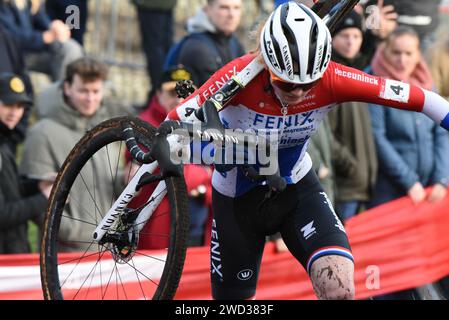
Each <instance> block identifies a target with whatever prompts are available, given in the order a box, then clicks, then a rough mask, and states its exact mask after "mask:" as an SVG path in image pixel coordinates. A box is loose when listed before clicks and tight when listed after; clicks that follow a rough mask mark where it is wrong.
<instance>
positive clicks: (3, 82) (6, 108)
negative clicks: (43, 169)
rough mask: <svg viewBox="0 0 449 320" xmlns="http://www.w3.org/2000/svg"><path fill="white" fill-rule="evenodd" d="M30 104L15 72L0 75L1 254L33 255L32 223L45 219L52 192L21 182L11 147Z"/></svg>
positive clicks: (42, 185)
mask: <svg viewBox="0 0 449 320" xmlns="http://www.w3.org/2000/svg"><path fill="white" fill-rule="evenodd" d="M30 105H31V100H30V98H29V97H28V96H27V94H26V92H25V85H24V83H23V81H22V80H21V79H20V78H19V77H18V76H16V75H14V74H11V73H2V74H0V254H5V253H28V252H30V246H29V243H28V232H27V223H28V220H30V219H37V220H38V221H39V220H40V219H41V218H42V216H43V214H44V212H45V208H46V206H47V199H48V197H49V195H50V191H51V184H52V183H51V182H46V181H42V182H40V183H39V184H37V183H29V184H28V185H27V186H25V185H24V184H23V183H21V180H20V179H19V174H18V171H17V166H16V162H15V156H14V154H13V153H12V152H11V150H10V148H9V146H8V145H7V143H8V140H9V139H10V137H11V135H12V134H13V133H14V129H15V127H16V125H17V124H18V123H19V121H20V119H21V118H22V116H23V113H24V110H25V108H27V107H28V106H30Z"/></svg>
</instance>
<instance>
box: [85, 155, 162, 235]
mask: <svg viewBox="0 0 449 320" xmlns="http://www.w3.org/2000/svg"><path fill="white" fill-rule="evenodd" d="M157 167H158V164H157V161H154V162H152V163H150V164H144V165H142V166H141V167H140V168H139V170H138V171H137V173H136V174H135V175H134V177H133V178H132V179H131V180H130V182H129V183H128V185H127V186H126V188H125V190H123V192H122V193H121V194H120V196H119V197H118V198H117V200H116V201H115V202H114V204H113V205H112V207H111V208H110V209H109V211H108V212H107V213H106V215H105V216H104V218H103V219H102V220H101V222H100V224H99V225H98V226H97V228H96V229H95V231H94V232H93V234H92V237H93V239H94V240H95V241H98V242H100V241H101V239H102V238H103V237H104V235H105V234H106V233H107V232H108V231H109V230H111V229H113V227H114V226H115V224H116V222H117V219H118V218H119V217H120V216H121V215H122V214H123V212H124V210H125V209H126V206H127V205H128V204H129V203H130V202H131V200H132V199H133V198H134V196H135V194H136V192H137V191H136V188H137V185H138V183H139V181H140V178H141V177H142V176H143V175H144V174H145V173H150V174H152V173H153V172H154V170H156V168H157ZM166 194H167V188H166V185H165V181H161V182H159V184H158V185H157V187H156V189H155V190H154V191H153V193H152V195H151V196H150V197H149V198H148V199H149V200H148V204H147V205H146V206H145V207H144V208H143V209H142V210H141V211H140V212H139V215H138V217H137V218H136V221H135V226H136V228H137V231H138V232H140V231H141V230H142V228H143V227H144V226H145V222H146V221H148V220H149V219H150V218H151V215H152V214H153V212H154V211H155V210H156V208H157V207H158V206H159V204H160V203H161V202H162V199H163V198H164V197H165V195H166Z"/></svg>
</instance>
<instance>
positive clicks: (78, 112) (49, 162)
mask: <svg viewBox="0 0 449 320" xmlns="http://www.w3.org/2000/svg"><path fill="white" fill-rule="evenodd" d="M107 75H108V68H107V66H106V65H104V64H103V63H101V62H100V61H98V60H96V59H92V58H87V57H85V58H81V59H79V60H76V61H74V62H72V63H71V64H69V66H68V67H67V72H66V78H65V80H64V82H63V83H62V84H61V85H60V86H58V87H53V88H52V89H55V90H54V91H53V95H48V100H47V103H48V109H47V113H46V117H45V118H43V119H41V120H39V121H38V122H36V124H35V125H34V126H32V127H31V128H30V130H29V133H28V135H27V138H26V140H25V145H24V150H23V159H22V162H21V164H20V172H21V174H23V175H24V176H27V177H32V178H36V179H40V177H45V176H46V175H48V174H49V173H52V172H58V171H59V170H60V168H61V167H62V164H63V163H64V161H65V159H66V158H67V155H68V154H69V153H70V151H71V150H72V148H73V147H74V146H75V144H76V143H77V142H78V141H79V140H80V139H81V138H82V137H83V136H84V135H85V133H86V131H88V130H90V129H92V128H93V127H94V126H96V125H97V124H99V123H100V122H102V121H105V120H107V119H110V118H112V117H114V116H119V115H127V113H126V112H125V111H121V110H120V109H117V110H115V109H114V108H111V106H110V105H107V104H105V103H103V100H104V83H105V81H106V79H107ZM109 148H110V151H111V153H112V152H114V151H116V153H117V154H118V153H119V152H120V151H119V150H118V149H119V146H116V145H110V146H109ZM115 148H117V150H115ZM110 164H111V163H110V159H109V157H108V155H107V154H106V152H98V153H97V154H95V165H96V168H95V170H91V171H90V170H88V169H86V170H87V171H86V172H84V173H83V176H84V177H85V178H86V179H90V180H89V181H93V180H94V179H95V181H96V182H97V184H96V187H95V189H94V191H93V192H95V195H96V202H97V204H98V206H99V207H103V208H106V207H107V206H109V205H110V201H111V194H114V193H115V194H117V193H116V190H117V189H115V187H116V186H117V185H115V184H114V181H115V180H114V179H113V177H111V173H110ZM70 197H71V198H72V199H77V200H76V201H71V202H69V203H68V204H67V208H68V210H70V214H71V217H72V218H73V220H70V219H64V220H63V222H62V223H61V229H60V233H59V234H60V235H61V238H60V239H59V241H60V242H59V244H60V246H59V248H60V250H61V251H78V250H83V249H84V250H85V249H87V246H88V244H85V243H80V242H79V241H76V242H75V241H74V240H75V238H76V239H80V237H82V238H84V239H88V238H89V237H91V231H89V230H87V228H86V225H85V224H83V223H82V222H81V221H83V220H84V221H86V220H89V219H90V218H89V216H88V214H89V213H86V210H84V209H83V208H87V207H89V206H91V205H92V202H91V198H90V196H89V194H88V192H86V189H85V187H84V186H83V185H80V184H75V185H74V187H73V188H72V189H71V193H70Z"/></svg>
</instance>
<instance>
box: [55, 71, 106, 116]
mask: <svg viewBox="0 0 449 320" xmlns="http://www.w3.org/2000/svg"><path fill="white" fill-rule="evenodd" d="M64 93H65V95H66V96H67V97H68V98H69V100H70V102H71V104H72V106H73V107H74V108H75V109H76V110H78V111H79V113H81V115H82V116H84V117H91V116H93V115H94V114H95V113H96V112H97V110H98V108H100V106H101V102H102V100H103V80H102V79H97V80H94V81H90V82H84V81H83V79H82V78H81V77H80V76H79V75H77V74H75V76H74V77H73V82H72V83H71V84H70V83H68V82H65V83H64Z"/></svg>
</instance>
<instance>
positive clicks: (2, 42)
mask: <svg viewBox="0 0 449 320" xmlns="http://www.w3.org/2000/svg"><path fill="white" fill-rule="evenodd" d="M4 72H9V73H14V74H17V75H18V76H20V78H22V79H23V81H24V83H25V88H26V92H27V94H28V95H29V96H30V97H32V96H33V88H32V84H31V79H30V77H29V75H28V72H27V68H26V67H25V61H24V58H23V55H22V52H21V51H20V49H19V47H18V45H17V42H16V41H15V40H14V38H13V37H12V36H11V35H10V34H9V33H8V32H7V31H6V30H4V28H3V27H2V26H1V25H0V73H4ZM28 113H29V112H28V108H27V109H25V114H24V115H23V117H22V119H21V120H20V122H19V124H18V125H17V126H16V128H15V130H14V134H13V135H12V136H11V137H10V139H8V141H7V144H9V145H10V147H11V150H12V151H13V153H15V152H16V147H17V144H18V143H20V142H22V141H23V140H24V139H25V134H26V130H27V128H28Z"/></svg>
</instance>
